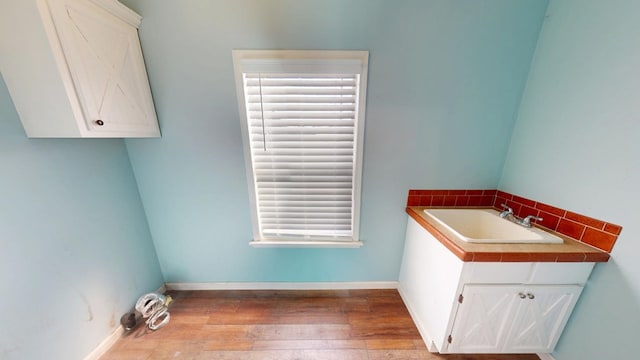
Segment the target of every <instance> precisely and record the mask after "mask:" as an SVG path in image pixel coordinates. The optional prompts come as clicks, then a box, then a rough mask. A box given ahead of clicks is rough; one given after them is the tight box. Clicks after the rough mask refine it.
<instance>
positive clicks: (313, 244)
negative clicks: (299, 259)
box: [249, 240, 363, 248]
mask: <svg viewBox="0 0 640 360" xmlns="http://www.w3.org/2000/svg"><path fill="white" fill-rule="evenodd" d="M249 245H251V246H252V247H255V248H267V247H287V248H359V247H362V245H363V243H362V241H320V240H318V241H286V240H282V241H278V240H254V241H251V242H249Z"/></svg>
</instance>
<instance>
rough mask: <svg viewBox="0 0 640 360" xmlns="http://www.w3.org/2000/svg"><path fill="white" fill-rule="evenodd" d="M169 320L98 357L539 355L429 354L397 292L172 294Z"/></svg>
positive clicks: (470, 358)
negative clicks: (153, 330) (162, 326)
mask: <svg viewBox="0 0 640 360" xmlns="http://www.w3.org/2000/svg"><path fill="white" fill-rule="evenodd" d="M169 294H170V295H171V296H173V298H174V302H173V304H171V306H170V309H169V310H170V313H171V320H170V322H169V324H168V325H167V326H165V327H164V328H162V329H160V330H158V331H156V332H150V331H148V330H146V331H145V328H143V327H140V328H139V329H137V330H135V331H133V332H132V333H130V334H128V335H127V336H124V337H123V338H122V339H120V340H118V342H116V344H115V345H114V346H113V347H112V348H111V349H110V350H109V352H107V353H106V354H105V355H104V356H103V357H102V358H101V360H111V359H118V360H127V359H131V360H138V359H140V360H143V359H154V360H155V359H159V360H161V359H197V360H200V359H203V360H204V359H210V360H214V359H220V360H222V359H225V360H226V359H230V360H231V359H233V360H235V359H242V360H294V359H295V360H303V359H305V360H306V359H314V360H316V359H317V360H379V359H402V360H411V359H429V360H539V358H538V357H537V356H536V355H439V354H432V353H429V352H428V351H427V349H426V347H425V345H424V343H423V341H422V340H421V338H420V335H419V334H418V330H417V329H416V327H415V325H414V323H413V321H412V320H411V317H410V316H409V313H408V311H407V309H406V307H405V306H404V304H403V302H402V300H401V298H400V296H399V294H398V292H397V291H396V290H338V291H180V292H176V291H172V292H169Z"/></svg>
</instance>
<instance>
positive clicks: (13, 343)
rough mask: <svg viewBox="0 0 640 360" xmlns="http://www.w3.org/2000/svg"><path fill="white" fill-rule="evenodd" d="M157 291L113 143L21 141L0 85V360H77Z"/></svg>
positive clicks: (156, 275)
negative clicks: (143, 296)
mask: <svg viewBox="0 0 640 360" xmlns="http://www.w3.org/2000/svg"><path fill="white" fill-rule="evenodd" d="M34 106H37V104H34ZM161 284H162V275H161V272H160V267H159V264H158V261H157V258H156V254H155V250H154V248H153V243H152V241H151V236H150V233H149V229H148V226H147V223H146V219H145V215H144V212H143V209H142V205H141V202H140V196H139V194H138V191H137V189H136V184H135V179H134V177H133V173H132V171H131V166H130V163H129V160H128V158H127V153H126V148H125V146H124V144H123V142H122V140H98V139H91V140H63V139H53V140H35V139H31V140H30V139H27V137H26V136H25V133H24V130H23V128H22V125H21V123H20V120H19V119H18V115H17V114H16V111H15V108H14V106H13V103H12V102H11V99H10V97H9V94H8V92H7V89H6V86H5V84H4V81H3V80H2V78H1V77H0V285H1V287H2V295H1V296H2V297H1V299H0V359H3V360H4V359H6V360H12V359H20V360H25V359H28V360H31V359H82V358H84V356H86V355H87V354H88V353H89V352H90V351H92V350H93V349H94V348H95V347H96V346H98V344H100V342H102V341H103V340H104V339H105V338H106V337H107V336H108V335H109V334H110V333H112V332H113V331H114V330H115V328H116V326H117V325H119V321H120V316H121V315H122V314H123V313H124V312H126V311H128V310H129V309H130V308H131V307H132V306H133V305H134V303H135V301H136V299H137V297H138V296H140V295H141V294H142V293H145V292H147V291H151V290H155V289H157V288H158V287H159V286H160V285H161Z"/></svg>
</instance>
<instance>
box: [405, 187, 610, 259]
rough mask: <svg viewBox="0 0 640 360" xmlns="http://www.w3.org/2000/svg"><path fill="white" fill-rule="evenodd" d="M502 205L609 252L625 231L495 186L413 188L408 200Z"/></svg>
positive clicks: (451, 204)
mask: <svg viewBox="0 0 640 360" xmlns="http://www.w3.org/2000/svg"><path fill="white" fill-rule="evenodd" d="M502 204H506V205H507V206H509V207H510V208H512V209H513V212H514V214H515V215H516V216H519V217H525V216H528V215H534V216H538V217H541V218H543V220H542V221H539V222H537V224H538V225H540V226H542V227H545V228H547V229H549V230H552V231H556V232H559V233H561V234H563V235H566V236H568V237H570V238H573V239H576V240H578V241H580V242H583V243H585V244H589V245H591V246H593V247H596V248H598V249H600V250H603V251H606V252H608V253H610V252H611V250H612V249H613V245H614V244H615V242H616V240H617V239H618V235H620V232H621V231H622V227H621V226H620V225H615V224H612V223H608V222H606V221H603V220H598V219H594V218H592V217H588V216H585V215H581V214H578V213H575V212H572V211H569V210H565V209H561V208H558V207H555V206H552V205H548V204H545V203H541V202H537V201H535V200H531V199H527V198H524V197H521V196H518V195H514V194H510V193H507V192H504V191H501V190H495V189H487V190H409V196H408V199H407V206H442V207H466V206H490V207H493V208H495V209H496V210H500V211H501V210H502V207H501V205H502Z"/></svg>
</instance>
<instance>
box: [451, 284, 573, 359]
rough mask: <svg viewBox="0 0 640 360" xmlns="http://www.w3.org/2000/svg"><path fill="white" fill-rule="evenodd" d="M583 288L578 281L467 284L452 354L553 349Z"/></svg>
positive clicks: (455, 324) (457, 315) (454, 328)
mask: <svg viewBox="0 0 640 360" xmlns="http://www.w3.org/2000/svg"><path fill="white" fill-rule="evenodd" d="M581 292H582V286H578V285H529V286H522V285H468V284H465V285H464V288H463V290H462V294H461V295H460V296H459V301H458V302H459V305H458V306H457V308H458V309H457V312H456V316H455V319H454V325H453V327H452V329H451V335H450V337H448V338H447V343H449V345H448V352H452V353H546V352H551V351H552V350H553V348H554V347H555V344H556V342H557V340H558V338H559V337H560V333H561V330H562V328H563V327H564V325H565V323H566V322H567V320H568V319H569V315H570V314H571V310H572V309H573V307H574V305H575V303H576V300H577V298H578V296H579V295H580V293H581Z"/></svg>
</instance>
